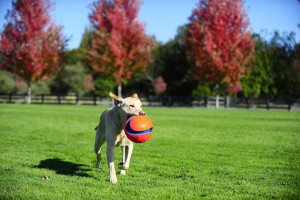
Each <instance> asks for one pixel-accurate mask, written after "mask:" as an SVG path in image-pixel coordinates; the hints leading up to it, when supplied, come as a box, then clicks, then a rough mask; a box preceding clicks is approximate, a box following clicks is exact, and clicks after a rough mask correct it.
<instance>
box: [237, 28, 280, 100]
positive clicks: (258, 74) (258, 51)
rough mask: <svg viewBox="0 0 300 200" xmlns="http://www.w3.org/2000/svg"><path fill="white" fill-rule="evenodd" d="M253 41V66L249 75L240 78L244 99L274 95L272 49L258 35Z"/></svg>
mask: <svg viewBox="0 0 300 200" xmlns="http://www.w3.org/2000/svg"><path fill="white" fill-rule="evenodd" d="M253 39H254V41H255V52H254V57H253V59H252V60H251V62H250V63H251V65H253V67H252V69H251V71H250V73H248V74H247V75H245V76H244V77H242V79H241V83H242V87H243V95H244V96H245V97H261V96H265V97H266V96H269V95H272V94H276V88H275V86H274V76H275V74H274V72H273V70H272V65H271V63H272V57H271V54H272V49H271V48H270V45H268V43H267V42H266V41H264V40H263V39H262V38H261V37H260V36H259V35H258V34H254V35H253Z"/></svg>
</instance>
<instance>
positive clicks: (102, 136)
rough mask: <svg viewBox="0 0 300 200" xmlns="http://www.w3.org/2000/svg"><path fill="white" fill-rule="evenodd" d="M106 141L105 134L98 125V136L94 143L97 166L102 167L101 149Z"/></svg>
mask: <svg viewBox="0 0 300 200" xmlns="http://www.w3.org/2000/svg"><path fill="white" fill-rule="evenodd" d="M104 143H105V134H103V131H101V130H100V127H99V126H97V127H96V138H95V144H94V150H95V153H96V155H97V162H96V168H99V167H100V164H101V150H102V146H103V144H104Z"/></svg>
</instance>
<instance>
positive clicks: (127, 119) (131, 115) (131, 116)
mask: <svg viewBox="0 0 300 200" xmlns="http://www.w3.org/2000/svg"><path fill="white" fill-rule="evenodd" d="M133 116H137V115H128V116H127V120H128V119H129V118H130V117H133Z"/></svg>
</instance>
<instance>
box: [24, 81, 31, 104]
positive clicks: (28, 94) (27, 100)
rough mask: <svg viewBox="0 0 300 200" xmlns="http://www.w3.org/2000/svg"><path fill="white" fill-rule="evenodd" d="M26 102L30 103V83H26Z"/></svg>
mask: <svg viewBox="0 0 300 200" xmlns="http://www.w3.org/2000/svg"><path fill="white" fill-rule="evenodd" d="M25 102H26V104H31V84H28V88H27V96H26V101H25Z"/></svg>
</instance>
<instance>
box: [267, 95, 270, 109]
mask: <svg viewBox="0 0 300 200" xmlns="http://www.w3.org/2000/svg"><path fill="white" fill-rule="evenodd" d="M269 109H270V100H269V98H267V110H269Z"/></svg>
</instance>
